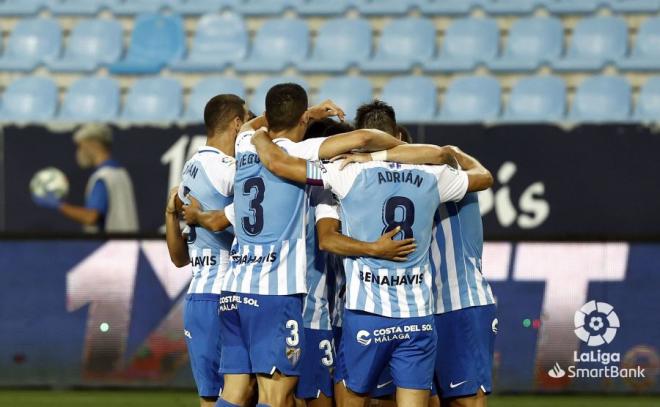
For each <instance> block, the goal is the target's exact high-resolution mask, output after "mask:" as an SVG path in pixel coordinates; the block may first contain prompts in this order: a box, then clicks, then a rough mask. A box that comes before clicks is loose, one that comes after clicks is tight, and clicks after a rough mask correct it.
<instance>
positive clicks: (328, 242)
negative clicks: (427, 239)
mask: <svg viewBox="0 0 660 407" xmlns="http://www.w3.org/2000/svg"><path fill="white" fill-rule="evenodd" d="M400 229H401V228H399V227H397V228H395V229H393V230H391V231H390V232H387V233H385V234H384V235H382V236H381V237H380V239H378V240H376V241H375V242H363V241H360V240H355V239H353V238H350V237H348V236H345V235H343V234H341V232H340V228H339V221H338V220H337V219H332V218H324V219H321V220H319V221H318V222H316V233H317V236H318V239H319V248H320V249H321V250H324V251H326V252H330V253H334V254H337V255H339V256H349V257H378V258H381V259H387V260H393V261H405V260H407V256H408V255H409V254H410V253H412V252H414V251H415V249H416V247H417V245H416V244H415V239H404V240H392V238H393V237H394V236H396V234H397V233H399V231H400Z"/></svg>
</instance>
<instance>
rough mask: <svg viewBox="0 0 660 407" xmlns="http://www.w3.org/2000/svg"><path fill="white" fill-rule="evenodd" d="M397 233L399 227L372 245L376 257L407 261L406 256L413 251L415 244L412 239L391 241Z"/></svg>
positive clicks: (399, 230)
mask: <svg viewBox="0 0 660 407" xmlns="http://www.w3.org/2000/svg"><path fill="white" fill-rule="evenodd" d="M399 232H401V227H400V226H397V227H396V228H394V229H392V230H391V231H389V232H387V233H385V234H383V235H382V236H381V237H380V239H378V240H376V241H375V242H374V243H373V245H374V249H375V255H376V257H380V258H382V259H387V260H393V261H406V260H408V255H409V254H410V253H412V252H414V251H415V249H416V248H417V244H415V239H413V238H410V239H403V240H392V238H393V237H394V236H396V235H397V234H398V233H399Z"/></svg>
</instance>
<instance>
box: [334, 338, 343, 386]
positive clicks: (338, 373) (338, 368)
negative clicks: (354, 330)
mask: <svg viewBox="0 0 660 407" xmlns="http://www.w3.org/2000/svg"><path fill="white" fill-rule="evenodd" d="M341 334H342V329H341V327H340V326H333V327H332V336H333V337H334V338H335V349H336V350H337V352H336V355H337V357H335V370H334V372H333V374H332V379H333V381H334V382H335V383H339V382H341V381H342V380H344V376H345V375H344V366H343V365H342V363H341V358H339V347H340V346H341Z"/></svg>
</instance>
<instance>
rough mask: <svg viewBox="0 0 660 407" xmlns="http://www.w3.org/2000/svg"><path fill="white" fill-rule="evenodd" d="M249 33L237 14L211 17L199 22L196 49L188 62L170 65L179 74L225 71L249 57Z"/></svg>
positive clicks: (187, 58)
mask: <svg viewBox="0 0 660 407" xmlns="http://www.w3.org/2000/svg"><path fill="white" fill-rule="evenodd" d="M247 48H248V32H247V27H246V26H245V22H244V21H243V18H242V17H241V16H239V15H237V14H234V13H224V14H207V15H205V16H203V17H202V18H201V19H200V20H199V24H198V25H197V31H196V32H195V38H194V39H193V43H192V49H191V50H190V52H189V53H188V55H187V56H186V57H185V58H184V59H180V60H176V61H173V62H171V63H170V68H172V69H173V70H175V71H188V72H190V71H222V70H223V69H225V68H226V67H227V65H229V64H230V63H233V62H236V61H240V60H242V59H244V58H245V55H246V54H247Z"/></svg>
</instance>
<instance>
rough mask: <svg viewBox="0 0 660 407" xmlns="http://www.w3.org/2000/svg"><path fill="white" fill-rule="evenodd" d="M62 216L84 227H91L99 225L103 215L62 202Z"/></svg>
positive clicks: (60, 209) (93, 210)
mask: <svg viewBox="0 0 660 407" xmlns="http://www.w3.org/2000/svg"><path fill="white" fill-rule="evenodd" d="M58 209H59V211H60V213H61V214H63V215H64V216H66V217H67V218H69V219H71V220H74V221H76V222H78V223H82V224H83V225H87V226H91V225H96V224H98V221H99V218H100V216H101V214H100V213H99V211H97V210H96V209H90V208H85V207H84V206H78V205H71V204H69V203H66V202H62V203H61V204H60V206H59V208H58Z"/></svg>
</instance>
